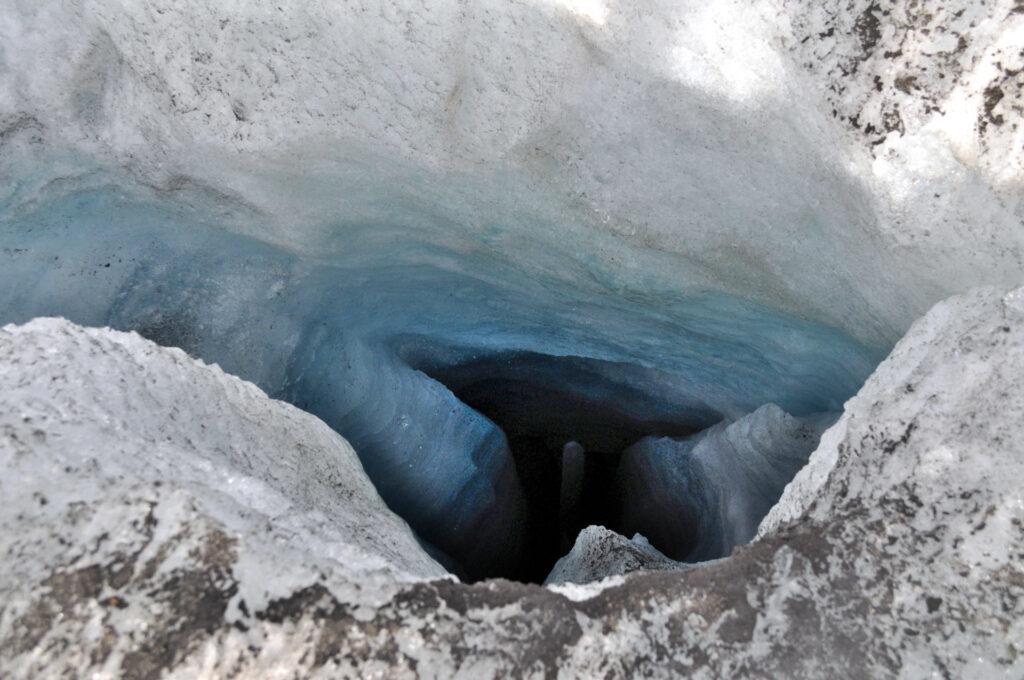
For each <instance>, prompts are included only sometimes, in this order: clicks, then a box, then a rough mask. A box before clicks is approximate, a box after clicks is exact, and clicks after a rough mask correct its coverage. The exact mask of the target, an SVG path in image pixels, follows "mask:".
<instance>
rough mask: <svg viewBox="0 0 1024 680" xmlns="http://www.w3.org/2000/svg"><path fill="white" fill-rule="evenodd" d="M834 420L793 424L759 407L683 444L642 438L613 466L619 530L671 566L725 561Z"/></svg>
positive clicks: (823, 416)
mask: <svg viewBox="0 0 1024 680" xmlns="http://www.w3.org/2000/svg"><path fill="white" fill-rule="evenodd" d="M837 417H838V414H833V413H820V414H816V415H813V416H808V417H804V418H794V417H793V416H791V415H789V414H788V413H786V412H785V411H783V410H782V409H780V408H779V407H778V406H776V405H775V404H765V405H764V406H762V407H761V408H759V409H757V410H756V411H754V412H753V413H751V414H749V415H746V416H744V417H742V418H740V419H738V420H736V421H735V422H732V423H719V424H717V425H715V426H714V427H711V428H708V429H707V430H704V431H703V432H700V433H699V434H696V435H693V436H691V437H688V438H686V439H670V438H665V437H663V438H653V437H647V438H644V439H642V440H641V441H639V442H637V443H636V444H634V445H633V446H631V447H629V448H628V449H626V451H625V452H623V455H622V461H621V463H620V466H619V471H618V476H617V484H618V487H619V493H620V494H621V498H622V517H621V519H620V523H621V526H622V528H623V530H624V531H629V532H633V531H638V532H641V533H643V534H644V535H646V536H648V537H651V538H652V539H653V540H655V542H656V543H657V544H658V545H659V546H661V549H662V550H663V551H664V552H665V553H666V554H668V555H669V556H670V557H672V558H673V559H676V560H686V561H689V562H699V561H703V560H710V559H717V558H720V557H726V556H728V555H729V553H730V552H731V551H732V549H733V548H734V547H735V546H737V545H741V544H743V543H746V542H747V541H749V540H750V539H752V538H753V537H754V535H755V534H756V533H757V527H758V524H759V523H760V522H761V519H762V518H763V517H764V516H765V515H766V514H767V513H768V511H769V510H770V509H771V508H772V506H773V505H774V504H775V502H776V501H778V499H779V496H781V495H782V492H783V489H785V487H786V485H787V484H788V483H789V482H790V480H791V479H792V478H793V475H795V474H796V472H797V471H798V470H800V469H801V468H802V467H803V466H804V465H805V464H806V463H807V459H808V458H809V457H810V455H811V452H812V451H814V449H815V447H817V445H818V440H819V439H820V438H821V434H822V432H823V431H824V430H825V429H826V428H827V427H828V426H829V425H831V424H832V423H833V422H835V420H836V418H837Z"/></svg>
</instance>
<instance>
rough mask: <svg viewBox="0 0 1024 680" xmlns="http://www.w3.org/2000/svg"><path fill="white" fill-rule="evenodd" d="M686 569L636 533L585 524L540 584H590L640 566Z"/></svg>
mask: <svg viewBox="0 0 1024 680" xmlns="http://www.w3.org/2000/svg"><path fill="white" fill-rule="evenodd" d="M686 568H687V565H685V564H682V563H680V562H676V561H674V560H670V559H669V558H667V557H665V556H664V555H663V554H661V553H660V552H659V551H658V549H657V548H655V547H654V546H652V545H651V544H650V542H649V541H648V540H647V539H646V538H644V537H643V536H641V535H640V534H636V535H635V536H633V538H626V537H625V536H622V535H621V534H617V533H615V532H614V531H610V530H608V529H605V528H604V527H598V526H589V527H587V528H586V529H584V530H583V531H581V532H580V533H579V536H577V537H576V542H575V544H573V546H572V550H570V551H569V553H568V554H567V555H565V556H564V557H562V558H561V559H560V560H558V562H556V563H555V566H554V567H553V568H552V569H551V573H550V574H548V577H547V578H546V579H545V580H544V585H546V586H549V585H558V584H560V583H581V584H582V583H590V582H592V581H600V580H601V579H605V578H608V577H609V576H621V575H623V574H629V573H631V572H634V571H638V570H641V569H643V570H667V569H677V570H678V569H686Z"/></svg>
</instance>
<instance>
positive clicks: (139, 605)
mask: <svg viewBox="0 0 1024 680" xmlns="http://www.w3.org/2000/svg"><path fill="white" fill-rule="evenodd" d="M0 432H2V440H0V467H2V469H3V475H2V477H0V496H2V497H3V503H2V504H0V555H2V557H0V562H2V565H3V570H2V571H3V574H2V577H0V595H2V598H3V601H4V604H3V614H2V617H0V619H2V622H0V629H2V631H3V632H2V633H0V637H3V639H4V643H3V645H2V647H3V648H4V649H5V650H6V651H7V654H8V656H7V658H6V660H5V662H4V665H5V667H6V669H7V670H6V672H4V673H2V674H4V675H6V674H7V673H14V674H15V675H23V674H28V675H34V676H36V677H42V676H45V675H47V674H50V673H53V672H54V671H53V670H52V669H49V668H48V665H47V663H46V662H45V660H44V659H43V660H41V659H39V658H36V656H35V654H36V652H38V651H39V650H41V649H43V648H44V647H45V646H46V645H47V644H49V643H52V642H53V641H54V640H56V639H58V637H59V636H60V635H62V632H61V629H60V626H58V627H57V628H56V629H53V630H46V629H45V628H39V624H40V622H41V621H42V619H39V618H38V617H39V616H42V617H43V618H44V619H45V618H46V617H47V616H48V615H49V614H58V613H59V612H60V611H61V610H60V607H61V606H62V605H60V604H59V603H57V604H56V606H57V609H49V607H51V606H53V603H54V601H53V600H46V598H47V597H52V596H56V597H60V596H61V595H62V594H63V595H68V594H69V593H77V594H81V595H87V596H88V597H91V598H92V599H93V605H92V606H91V609H90V611H89V612H88V613H86V614H85V615H84V618H83V619H81V620H78V621H77V622H76V623H74V624H71V625H72V626H74V625H77V624H78V623H81V624H84V625H85V626H86V628H85V629H83V630H82V631H75V632H74V633H70V634H73V635H74V634H78V633H79V632H81V633H82V634H83V635H85V638H83V640H84V639H90V640H93V639H95V640H96V643H97V644H105V643H103V642H102V640H106V639H109V638H110V636H114V637H115V638H117V637H120V638H122V639H123V640H125V641H126V642H127V641H128V640H130V639H132V636H134V635H143V634H144V633H143V632H142V631H144V630H145V628H143V629H140V630H135V629H136V627H137V626H139V625H140V624H145V625H147V626H152V625H155V624H156V622H157V620H160V621H161V624H160V625H175V624H173V623H172V621H177V619H175V617H180V618H181V620H182V621H185V620H187V619H203V617H209V618H207V619H203V620H205V621H206V622H207V624H210V625H212V624H214V623H215V624H217V625H220V624H221V623H223V622H225V621H227V620H230V619H231V618H232V617H233V616H239V615H242V613H243V612H251V611H255V610H258V609H261V608H264V607H266V606H267V603H268V602H269V601H271V600H273V599H277V598H281V597H285V596H287V595H288V594H290V593H291V592H292V590H294V589H295V588H298V587H304V586H308V585H311V584H313V583H316V584H319V585H320V586H322V587H324V588H326V589H328V590H330V591H331V592H334V593H335V595H336V596H338V597H350V596H351V592H352V591H353V589H358V590H359V592H361V593H362V594H363V596H367V595H370V594H371V593H373V592H374V589H375V588H376V589H379V590H381V591H382V592H389V589H391V590H393V589H394V587H395V584H397V583H402V582H409V581H415V580H417V579H421V578H429V577H433V578H436V577H439V576H443V575H444V574H445V571H444V569H442V568H441V567H440V566H439V565H438V564H437V563H436V562H434V561H433V560H432V559H431V558H430V557H428V556H427V554H426V553H425V552H423V550H422V549H421V548H420V547H419V545H418V544H417V542H416V539H415V537H414V536H413V534H412V531H410V529H409V527H408V525H406V524H405V522H403V521H402V520H401V519H399V518H398V517H396V516H395V515H394V514H392V513H391V512H390V511H389V510H388V509H387V507H386V506H385V505H384V502H383V501H382V500H381V498H380V496H379V495H378V494H377V492H376V491H375V490H374V488H373V485H372V484H371V483H370V481H369V479H368V478H367V477H366V474H365V472H363V469H362V466H361V465H360V463H359V460H358V458H357V457H356V455H355V452H354V451H353V450H352V448H351V447H350V446H349V445H348V443H347V442H345V440H344V439H342V438H341V437H340V436H339V435H338V434H337V433H336V432H334V431H332V430H331V429H330V428H328V427H327V426H326V425H325V424H324V423H323V422H321V421H320V420H318V419H317V418H315V417H313V416H311V415H309V414H307V413H304V412H302V411H300V410H298V409H296V408H295V407H293V406H290V405H288V404H285V403H282V402H278V401H273V400H271V399H269V398H268V397H267V396H266V395H265V394H264V393H263V392H261V391H260V390H259V388H257V387H256V386H254V385H252V384H251V383H247V382H244V381H242V380H239V379H238V378H235V377H233V376H229V375H226V374H224V373H223V372H222V371H221V370H220V369H219V368H218V367H216V366H206V365H204V364H202V363H201V362H198V361H196V360H194V359H191V358H189V357H187V356H186V355H185V353H184V352H182V351H181V350H178V349H166V348H162V347H158V346H157V345H154V344H153V343H152V342H150V341H148V340H144V339H142V338H140V337H139V336H138V335H135V334H127V333H120V332H116V331H110V330H105V329H104V330H98V329H85V328H81V327H78V326H75V325H74V324H71V323H69V322H67V321H65V320H62V319H37V320H35V321H32V322H31V323H29V324H27V325H25V326H5V327H3V328H2V329H0ZM47 565H67V566H68V569H70V570H71V571H69V572H66V573H65V572H62V571H60V570H58V571H57V572H52V573H51V570H50V569H49V567H48V566H47ZM197 570H198V571H197ZM41 575H47V576H48V578H47V581H46V585H45V586H44V587H43V590H42V591H40V590H39V589H38V585H39V578H40V576H41ZM133 580H138V581H139V583H138V584H137V585H138V586H139V587H142V586H143V585H144V584H143V581H148V582H150V585H154V586H155V585H156V584H157V583H158V582H160V583H166V584H167V588H166V590H165V591H164V592H162V593H155V592H153V593H150V594H149V596H148V597H149V598H150V599H147V596H143V595H141V594H139V595H135V594H131V593H128V592H126V590H125V588H126V587H127V588H128V590H131V589H132V588H130V587H128V584H129V583H130V582H131V581H133ZM229 581H230V582H231V583H232V584H233V585H232V586H231V588H230V589H229V590H226V591H224V592H223V593H222V594H221V596H219V597H218V598H216V599H215V601H214V600H210V599H203V598H204V597H206V595H204V594H202V593H201V592H199V590H201V588H202V587H203V584H214V583H216V584H219V585H223V584H224V583H227V582H229ZM175 584H177V585H175ZM41 592H43V593H45V592H48V593H50V595H45V594H44V595H43V597H44V600H45V602H46V603H41V602H40V601H39V600H37V599H35V596H37V595H39V594H40V593H41ZM371 597H372V595H371ZM109 598H115V599H113V600H110V599H109ZM111 603H114V604H111ZM40 607H42V609H40ZM161 607H162V608H163V612H164V614H160V613H158V612H159V611H160V609H159V608H161ZM48 613H49V614H48ZM64 613H65V614H67V615H70V610H65V612H64ZM165 615H166V616H167V617H168V618H166V619H165V618H164V616H165ZM245 615H246V616H247V615H248V614H245ZM111 617H112V618H111ZM150 617H156V619H151V618H150ZM193 624H194V621H193V622H191V623H186V624H185V625H193ZM204 625H206V624H204ZM54 636H57V637H54ZM94 636H98V637H95V638H94ZM44 638H45V639H44ZM135 643H141V638H139V639H136V640H135ZM131 646H133V645H132V644H131V643H129V644H127V645H126V646H124V647H122V648H121V650H120V651H121V652H122V653H126V652H127V651H128V648H129V647H131ZM33 649H35V651H33ZM108 651H109V650H108ZM21 654H27V656H24V657H22V658H21V661H19V662H18V663H14V664H13V665H11V664H10V663H9V662H11V661H12V660H13V659H12V656H11V655H15V656H17V655H21ZM129 656H130V655H129ZM70 658H71V657H69V660H70ZM83 663H87V662H83ZM105 663H109V664H113V666H112V667H116V666H117V665H118V664H122V663H123V664H125V665H124V668H125V669H128V668H129V667H130V666H131V663H132V662H131V661H130V658H129V657H128V656H124V657H123V656H120V655H118V656H116V658H111V659H108V660H107V661H106V662H105ZM126 672H127V671H126ZM133 672H135V671H133Z"/></svg>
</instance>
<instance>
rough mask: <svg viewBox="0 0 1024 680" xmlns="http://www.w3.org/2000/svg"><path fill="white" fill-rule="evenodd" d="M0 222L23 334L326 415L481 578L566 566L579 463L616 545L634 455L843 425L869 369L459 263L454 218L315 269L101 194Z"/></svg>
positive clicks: (785, 319)
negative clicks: (159, 359) (69, 324)
mask: <svg viewBox="0 0 1024 680" xmlns="http://www.w3.org/2000/svg"><path fill="white" fill-rule="evenodd" d="M423 210H424V212H426V210H427V207H426V206H424V207H423ZM5 214H6V219H5V220H4V221H3V224H2V225H0V229H2V230H3V231H2V233H0V237H2V240H3V243H5V244H6V249H5V258H6V266H5V267H4V269H3V271H2V273H0V279H2V280H3V282H4V285H3V287H2V288H0V291H2V292H0V310H2V311H3V315H4V317H3V318H4V320H5V321H23V320H27V319H31V318H33V317H35V316H43V315H61V316H65V317H67V318H69V319H71V320H73V321H76V322H80V323H87V324H92V325H109V326H112V327H114V328H120V329H125V330H137V331H139V332H140V333H142V334H143V335H144V336H146V337H148V338H150V339H153V340H155V341H157V342H159V343H161V344H164V345H169V346H176V347H181V348H182V349H185V350H186V351H188V352H189V353H191V354H192V355H194V356H197V357H201V358H203V359H205V360H206V361H209V362H216V363H217V364H219V365H220V366H221V367H223V368H224V369H225V370H226V371H229V372H231V373H233V374H236V375H239V376H241V377H243V378H247V379H249V380H252V381H254V382H255V383H256V384H257V385H259V386H260V387H262V388H263V389H264V390H266V391H267V392H268V393H269V394H271V395H273V396H275V397H277V398H279V399H284V400H286V401H289V402H291V403H293V404H295V405H297V406H299V407H300V408H303V409H305V410H307V411H309V412H310V413H313V414H315V415H317V416H319V417H320V418H322V419H323V420H324V421H325V422H326V423H328V424H329V425H330V426H331V427H333V428H334V429H335V430H337V431H338V432H339V433H341V434H342V435H343V436H344V437H345V438H346V439H348V441H350V442H351V443H352V445H353V447H354V448H355V450H356V451H357V452H358V454H359V456H360V459H361V460H362V462H363V465H364V467H365V468H366V471H367V473H368V474H369V475H370V478H371V479H372V480H373V482H374V484H375V485H376V487H377V489H378V491H379V492H380V493H381V495H382V496H383V498H384V499H385V501H386V502H387V503H388V505H389V506H390V507H391V508H392V509H393V510H394V511H396V512H397V513H398V514H400V515H401V516H402V517H404V518H406V520H407V521H409V522H410V523H411V525H412V526H413V528H414V529H415V530H416V531H417V533H418V534H419V536H420V537H421V538H422V539H423V540H424V541H425V542H426V543H427V544H428V545H429V546H430V548H431V550H432V551H433V552H434V554H435V555H436V556H437V557H438V558H439V559H441V560H442V561H443V562H444V563H446V564H447V565H448V566H449V567H450V568H452V569H453V570H455V572H456V573H459V574H461V575H462V576H464V577H469V578H480V577H483V576H496V575H504V576H509V577H517V578H526V579H530V580H537V581H539V580H543V578H544V577H545V576H546V574H547V572H548V570H549V569H550V568H551V566H552V565H553V564H554V562H555V560H556V559H557V558H558V557H559V556H560V555H561V554H562V553H563V552H564V550H565V548H566V547H567V546H566V545H565V541H564V540H560V538H559V535H558V529H559V527H558V524H557V522H551V521H550V516H551V514H552V513H553V514H554V516H557V514H558V494H559V491H558V489H559V483H560V463H561V457H560V454H561V450H562V447H563V446H564V445H565V444H566V443H567V442H570V441H576V442H579V443H580V444H581V445H582V446H583V448H584V450H585V451H587V452H588V454H587V456H586V460H587V461H588V465H587V467H586V473H585V478H584V488H583V489H582V496H581V498H582V500H581V505H582V506H583V507H582V510H583V514H582V515H580V516H579V517H578V519H577V520H576V524H575V525H574V526H573V527H572V531H571V532H570V543H569V545H571V539H573V538H575V531H578V530H579V529H582V528H583V527H584V526H586V525H587V524H592V523H604V524H607V525H608V526H610V527H613V528H614V527H616V526H617V525H618V522H617V518H616V517H615V516H613V515H612V514H610V513H611V509H612V508H613V507H615V505H616V501H615V499H616V498H617V496H618V493H617V489H616V488H614V486H613V484H612V478H613V477H614V474H615V469H616V466H617V463H618V456H619V454H620V453H621V452H622V451H623V450H624V449H625V448H626V447H628V446H630V445H631V444H634V443H635V442H637V441H638V440H639V439H640V438H642V437H644V436H649V435H655V436H682V435H687V434H692V433H695V432H698V431H700V430H702V429H704V428H706V427H709V426H711V425H714V424H715V423H717V422H719V421H721V420H723V419H727V420H731V419H734V418H737V417H740V416H742V415H744V414H745V413H748V412H750V411H753V410H754V409H756V408H758V407H759V406H761V405H762V404H765V403H774V404H778V405H779V406H781V407H782V408H784V409H785V410H787V411H788V412H790V413H793V414H797V415H810V414H815V413H820V412H825V411H836V410H838V409H839V408H840V406H841V404H842V402H843V401H844V400H845V399H846V398H847V397H848V396H850V395H851V394H852V393H853V392H854V391H855V390H856V388H857V386H858V385H859V384H860V382H861V381H862V380H863V379H864V378H865V377H866V376H867V374H868V373H869V372H870V370H871V368H872V367H873V365H874V359H875V355H873V354H872V353H871V352H869V351H867V350H865V349H864V348H863V347H862V346H861V345H859V344H858V343H857V342H855V341H853V340H852V339H850V338H849V337H847V336H845V335H844V334H843V333H841V332H840V331H837V330H835V329H831V328H828V327H826V326H823V325H821V324H815V323H810V322H806V321H802V320H800V319H797V318H795V317H793V316H790V315H786V314H783V313H780V312H775V311H772V310H770V309H768V308H766V307H763V306H761V305H757V304H753V303H744V302H742V301H740V300H738V299H736V298H732V297H729V296H725V295H722V294H711V293H697V292H694V293H693V294H688V295H687V294H680V293H671V292H668V291H663V292H660V293H658V292H653V291H649V292H646V293H643V294H640V293H633V294H619V293H615V292H613V291H609V290H608V287H607V286H608V284H607V283H605V284H603V285H601V284H598V285H595V284H594V283H592V282H589V281H587V280H581V279H578V278H576V277H575V276H566V275H565V274H566V272H572V271H576V272H580V273H582V272H583V271H585V270H584V269H582V265H581V263H580V262H578V259H577V258H574V257H570V256H568V255H567V254H564V253H563V254H558V253H549V255H548V257H551V258H554V257H556V256H561V257H562V258H564V260H563V264H562V265H561V266H559V267H556V268H555V273H554V274H547V275H546V274H543V273H541V272H538V271H531V270H530V268H529V267H528V266H526V265H524V261H525V262H529V261H530V258H529V257H527V253H515V255H514V256H507V255H501V254H499V253H494V252H486V251H485V252H477V251H470V252H464V251H463V249H462V248H461V247H460V245H459V242H458V241H457V240H456V238H455V236H453V234H452V231H453V230H452V229H451V228H450V227H448V226H447V225H446V224H445V223H444V222H443V221H440V220H439V223H438V224H434V225H431V226H432V228H433V229H432V230H431V231H427V230H421V231H419V232H415V233H413V232H410V231H409V230H408V228H406V227H404V226H403V225H401V224H400V223H394V224H392V223H388V222H382V223H379V224H372V225H351V224H344V223H340V224H338V225H337V226H335V227H334V233H335V235H336V238H339V239H341V238H348V239H351V245H350V246H349V247H346V248H344V249H339V252H338V253H337V254H333V255H329V254H324V255H323V256H321V257H318V258H314V257H310V256H308V255H299V254H296V253H294V252H291V251H289V250H287V249H284V248H281V247H276V246H273V245H269V244H265V243H261V242H260V241H257V240H255V239H253V238H251V237H247V236H244V235H240V234H236V233H233V232H231V231H226V230H224V229H221V228H218V227H217V226H216V221H215V217H214V216H211V215H208V214H203V215H200V216H197V215H195V214H194V213H190V212H185V211H184V210H182V209H181V208H178V207H175V205H174V202H173V201H167V200H163V201H160V200H156V199H152V200H150V201H148V202H147V201H143V200H141V199H139V198H133V197H130V196H125V195H123V194H119V193H117V192H114V191H112V190H110V189H107V188H97V189H92V190H77V191H73V192H71V193H69V194H67V195H64V196H60V197H54V198H52V199H51V200H49V201H47V202H45V203H42V204H40V205H34V206H31V207H30V208H28V209H26V208H24V207H21V208H20V209H18V208H14V207H12V206H8V208H7V212H6V213H5ZM510 219H514V218H510ZM72 226H73V228H72ZM500 226H501V227H502V228H504V229H508V230H512V231H515V230H517V229H518V230H522V229H525V228H526V227H525V226H524V225H522V224H517V223H514V222H513V223H510V224H504V225H500ZM428 236H432V237H433V240H434V242H433V243H424V242H423V241H424V240H425V239H426V238H427V237H428ZM594 271H597V270H596V269H595V270H594ZM809 452H810V449H809V448H807V449H805V450H804V457H805V458H806V454H808V453H809ZM794 471H795V468H794V469H789V470H788V474H790V475H791V474H792V472H794ZM765 474H771V473H769V472H765ZM783 483H784V482H783ZM781 490H782V487H781V486H779V485H778V484H776V485H774V486H773V487H772V491H771V492H770V494H769V495H770V496H772V498H774V497H777V495H778V494H779V493H781ZM770 500H771V499H769V502H768V505H764V503H761V505H762V506H764V507H762V508H761V512H762V514H763V512H765V511H767V508H768V507H769V506H770ZM622 502H623V503H629V502H630V501H629V499H623V501H622ZM758 518H759V517H758ZM758 518H753V519H754V521H755V522H756V520H757V519H758ZM712 556H718V555H712Z"/></svg>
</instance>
